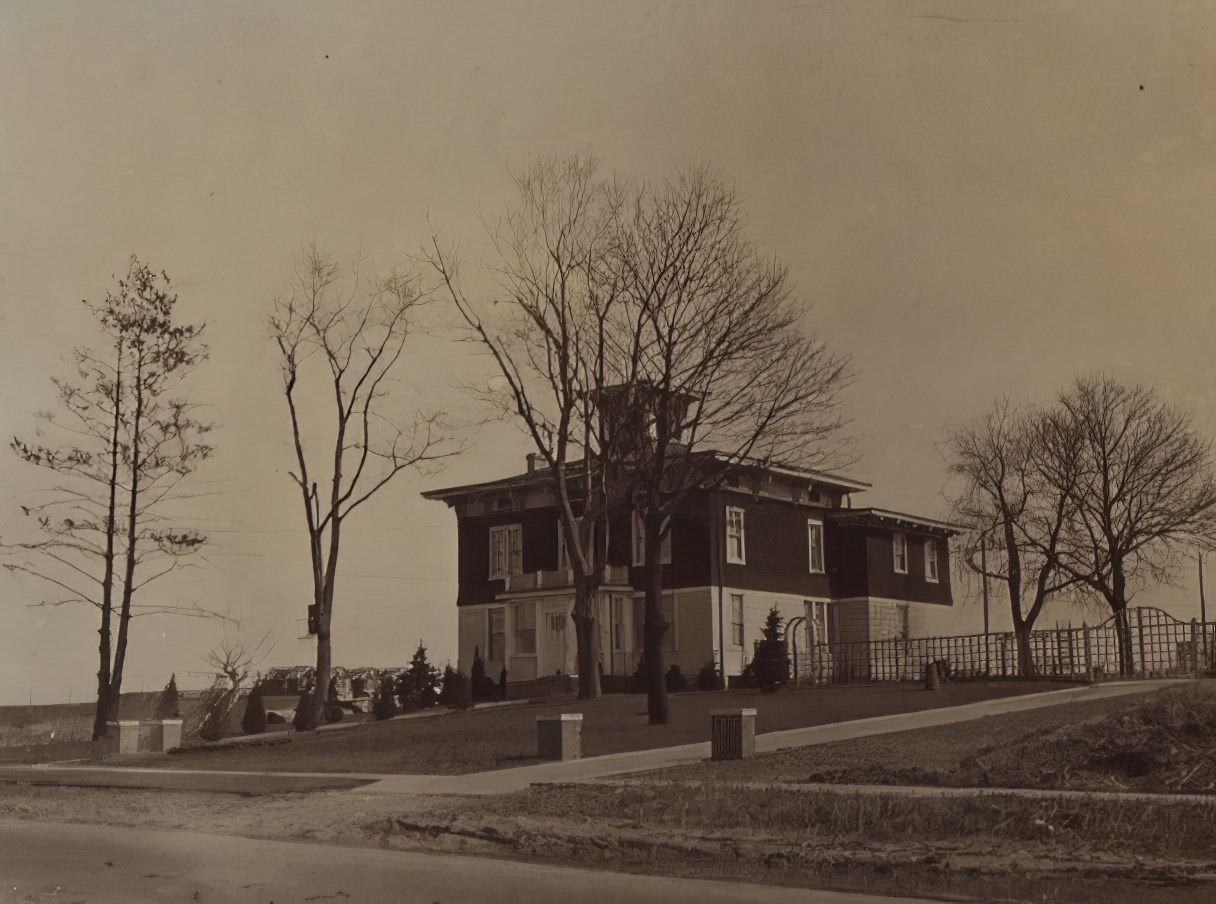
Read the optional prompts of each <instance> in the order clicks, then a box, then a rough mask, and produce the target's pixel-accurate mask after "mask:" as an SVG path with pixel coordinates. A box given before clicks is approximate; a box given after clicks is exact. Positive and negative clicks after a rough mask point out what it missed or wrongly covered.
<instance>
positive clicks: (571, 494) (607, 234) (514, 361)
mask: <svg viewBox="0 0 1216 904" xmlns="http://www.w3.org/2000/svg"><path fill="white" fill-rule="evenodd" d="M514 181H515V186H516V189H517V192H518V198H517V201H516V202H515V204H514V205H513V206H511V207H510V208H509V209H508V210H507V212H506V214H505V215H504V216H503V217H502V219H501V220H499V221H498V222H497V223H494V224H490V225H489V226H488V231H489V233H490V237H491V239H492V241H493V244H494V246H495V249H496V253H497V260H496V262H495V264H493V265H492V270H493V273H494V276H495V277H496V278H497V287H498V293H500V294H498V295H496V297H495V298H494V299H493V303H494V304H495V305H498V304H499V303H500V302H501V303H502V304H501V306H500V307H498V308H497V312H496V313H495V314H488V313H487V314H485V315H484V316H483V311H484V310H485V309H484V306H481V305H478V304H475V303H474V302H472V301H471V300H470V299H469V298H468V297H467V296H466V295H465V294H464V292H463V290H462V289H461V288H460V284H459V282H460V281H459V273H458V262H457V260H456V259H455V257H454V255H453V254H452V253H451V252H445V251H444V250H443V249H442V248H441V247H440V244H439V242H438V240H437V239H432V242H431V247H430V249H429V250H428V251H427V252H425V257H426V260H427V261H428V262H429V263H430V264H431V265H432V266H433V267H434V269H435V270H436V272H437V273H438V274H439V275H440V278H441V279H442V282H443V285H444V286H445V287H446V288H447V290H448V293H449V296H450V298H451V300H452V302H453V304H454V306H455V307H456V309H457V310H458V311H459V313H460V316H461V317H462V318H463V320H464V322H465V325H466V326H467V328H468V330H469V331H470V333H471V335H472V337H473V338H474V339H475V340H476V341H477V342H479V343H480V344H481V345H482V346H483V347H484V348H485V349H487V351H488V352H489V354H490V356H491V357H492V359H493V361H494V363H495V366H496V368H497V370H498V372H499V375H500V377H501V381H502V382H501V385H502V389H501V391H493V390H479V389H476V388H474V393H475V394H477V395H479V396H481V397H482V399H483V400H484V401H487V402H488V403H489V404H491V405H492V406H494V407H495V408H497V409H498V410H499V411H500V412H501V413H503V414H505V415H508V416H511V417H513V418H516V419H517V422H518V423H519V424H520V426H521V427H522V428H523V430H524V432H525V433H527V435H528V436H529V438H530V439H531V440H532V442H533V444H534V445H535V447H536V450H537V452H538V453H539V454H540V455H541V456H542V458H543V459H544V461H545V464H546V465H547V468H548V474H549V476H550V480H551V483H552V487H553V491H554V493H555V496H556V498H557V501H558V510H559V517H560V521H561V528H560V529H561V531H562V534H563V538H564V540H565V549H566V550H567V554H568V558H569V564H570V569H571V571H572V573H573V579H574V608H573V613H572V615H573V621H574V625H575V636H576V639H577V649H578V674H579V697H580V698H589V697H598V696H599V695H600V680H599V650H598V645H599V633H598V632H597V631H596V593H597V591H598V589H599V586H600V584H601V583H602V579H603V574H604V568H605V565H606V562H607V536H608V532H607V530H606V529H605V527H606V524H607V517H608V510H609V506H610V500H609V499H608V495H607V494H608V490H609V487H608V486H607V484H606V483H605V481H604V479H603V477H604V462H605V460H606V458H607V448H606V437H605V435H604V433H603V430H602V426H603V425H602V422H601V421H600V419H599V418H598V417H597V416H596V405H597V403H598V401H599V397H600V394H601V392H602V390H603V388H604V373H605V367H606V364H605V360H604V356H605V345H604V339H605V322H606V320H607V319H608V318H609V317H610V316H611V315H612V312H613V308H614V306H615V305H616V303H617V301H618V297H619V294H620V290H621V286H620V279H619V271H617V270H614V269H613V268H612V267H611V266H610V265H611V263H612V262H613V261H614V256H613V255H612V254H611V249H612V243H613V242H614V241H615V240H616V238H617V234H618V231H619V230H618V224H617V216H618V213H619V203H620V193H619V188H618V186H616V184H615V183H614V182H613V181H612V180H609V179H604V178H601V177H600V175H599V173H598V169H597V163H596V161H595V160H594V158H592V157H589V156H573V157H569V158H546V159H537V160H534V161H532V163H531V164H530V165H529V166H528V168H527V169H526V170H524V171H523V172H521V173H517V174H514Z"/></svg>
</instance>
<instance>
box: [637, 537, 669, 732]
mask: <svg viewBox="0 0 1216 904" xmlns="http://www.w3.org/2000/svg"><path fill="white" fill-rule="evenodd" d="M652 521H658V519H655V518H647V519H646V543H645V558H646V628H645V631H644V643H643V647H642V669H643V674H644V675H645V677H646V712H647V715H648V716H649V717H650V724H651V725H666V724H667V680H666V675H665V673H664V671H663V635H664V634H665V633H666V632H667V623H666V622H664V621H663V566H662V565H660V564H659V549H660V544H661V543H662V540H661V538H660V536H659V532H660V530H661V529H662V524H661V522H659V523H655V524H652V523H651V522H652Z"/></svg>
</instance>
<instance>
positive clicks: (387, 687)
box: [372, 675, 397, 722]
mask: <svg viewBox="0 0 1216 904" xmlns="http://www.w3.org/2000/svg"><path fill="white" fill-rule="evenodd" d="M372 715H374V716H375V717H376V720H377V721H381V722H382V721H384V720H385V719H391V718H392V717H393V716H395V715H397V700H396V694H395V693H393V676H392V675H385V676H383V677H382V678H381V679H380V686H379V687H377V688H376V699H375V701H374V702H373V703H372Z"/></svg>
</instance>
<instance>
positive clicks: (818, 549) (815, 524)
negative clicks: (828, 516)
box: [806, 521, 824, 574]
mask: <svg viewBox="0 0 1216 904" xmlns="http://www.w3.org/2000/svg"><path fill="white" fill-rule="evenodd" d="M806 542H807V546H808V548H809V553H808V555H809V557H810V567H811V573H812V574H823V572H824V568H823V522H822V521H807V523H806Z"/></svg>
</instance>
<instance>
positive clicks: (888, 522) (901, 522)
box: [828, 508, 966, 537]
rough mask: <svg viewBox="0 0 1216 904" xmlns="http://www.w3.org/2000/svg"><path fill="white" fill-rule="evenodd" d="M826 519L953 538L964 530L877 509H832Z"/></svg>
mask: <svg viewBox="0 0 1216 904" xmlns="http://www.w3.org/2000/svg"><path fill="white" fill-rule="evenodd" d="M828 517H829V518H831V519H832V520H833V521H837V522H839V523H841V524H865V525H873V526H875V527H896V528H898V527H903V528H908V529H910V530H918V531H922V532H926V533H935V534H942V535H944V536H947V537H953V536H954V535H955V534H957V533H960V532H961V531H963V530H965V529H966V528H965V527H964V526H963V525H961V524H951V523H950V522H949V521H937V520H935V519H933V518H922V517H920V516H919V515H906V514H904V513H903V512H892V511H888V510H886V509H879V508H859V509H834V510H832V511H831V512H828Z"/></svg>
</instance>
